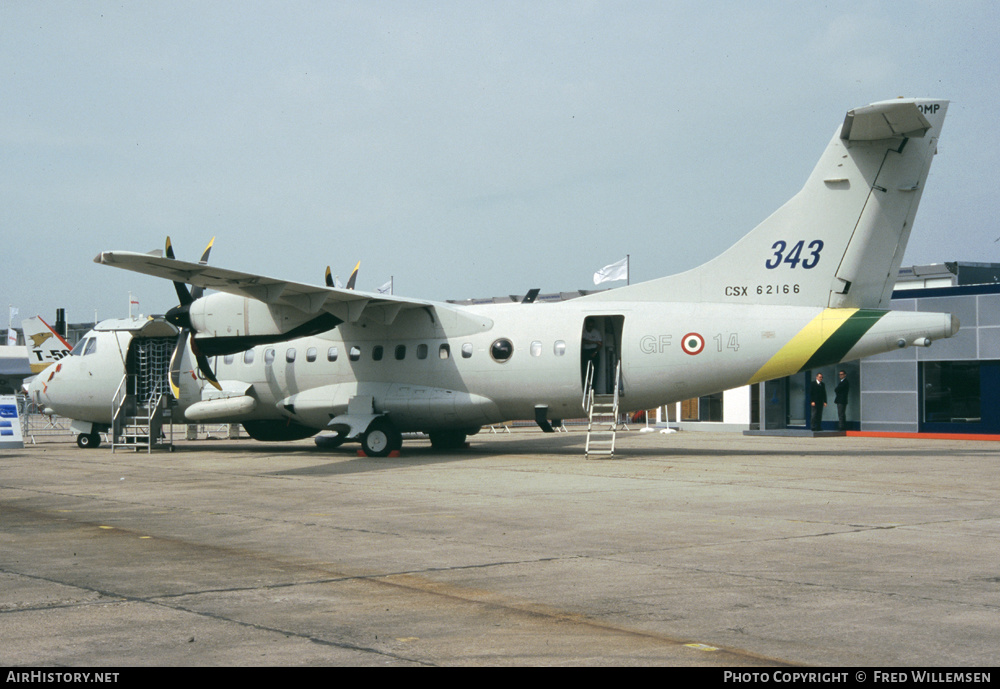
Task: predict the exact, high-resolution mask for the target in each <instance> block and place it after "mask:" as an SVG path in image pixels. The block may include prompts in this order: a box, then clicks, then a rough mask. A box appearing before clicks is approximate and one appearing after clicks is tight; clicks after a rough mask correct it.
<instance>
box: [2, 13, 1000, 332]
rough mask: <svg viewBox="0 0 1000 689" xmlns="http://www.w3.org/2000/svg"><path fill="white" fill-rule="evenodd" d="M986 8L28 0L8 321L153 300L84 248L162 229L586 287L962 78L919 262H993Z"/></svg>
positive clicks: (5, 208) (369, 285)
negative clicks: (890, 106)
mask: <svg viewBox="0 0 1000 689" xmlns="http://www.w3.org/2000/svg"><path fill="white" fill-rule="evenodd" d="M998 33H1000V3H996V2H995V1H994V0H983V1H978V0H975V1H973V0H969V1H963V0H956V1H954V2H949V3H941V2H931V1H926V2H924V1H914V2H907V1H901V2H879V1H872V0H867V1H865V2H851V1H849V0H845V1H841V2H836V3H833V2H831V3H825V2H810V3H802V2H791V1H789V2H775V1H760V2H753V3H750V2H667V1H658V2H629V1H621V0H618V1H614V2H602V1H596V0H595V1H589V2H585V1H580V2H559V1H552V2H537V1H534V0H532V1H526V2H517V1H510V2H464V1H463V2H447V1H440V2H402V1H400V2H388V1H378V0H374V1H373V0H368V1H364V2H349V1H343V2H334V1H332V0H329V1H326V2H300V1H295V0H282V1H280V2H252V1H241V2H228V1H224V0H213V2H185V1H182V0H172V1H171V2H142V3H131V2H130V3H122V2H100V1H88V2H78V1H76V0H73V1H66V2H47V1H45V0H40V1H32V2H29V1H27V0H10V1H8V2H3V3H0V242H2V247H3V248H2V250H0V274H2V276H3V292H4V293H3V294H2V295H0V298H4V299H5V302H6V303H7V304H9V305H11V306H13V307H15V308H17V309H18V316H17V317H16V318H15V319H14V325H15V326H18V325H19V319H21V318H29V317H31V316H33V315H35V314H41V315H42V316H43V317H44V318H46V320H49V321H50V322H51V319H52V318H54V315H55V309H56V308H58V307H62V308H65V309H66V316H67V319H68V320H69V321H70V322H83V321H91V320H93V319H94V318H95V316H96V317H97V318H98V319H104V318H112V317H122V316H125V315H126V314H127V313H128V308H129V298H130V296H129V295H130V294H131V298H132V299H134V300H136V301H138V302H139V306H138V309H137V310H136V311H135V312H136V313H139V312H141V313H144V314H150V313H163V312H165V311H166V310H167V309H169V308H170V307H171V306H173V305H175V303H176V295H175V293H174V289H173V287H172V286H171V285H170V284H169V283H167V282H166V281H163V280H158V279H156V278H153V277H147V276H142V275H138V274H133V273H129V272H127V271H122V270H118V269H114V268H110V267H108V266H101V265H97V264H95V263H94V262H93V259H94V257H95V256H96V255H97V254H99V253H100V252H101V251H110V250H118V251H121V250H126V251H150V250H153V249H158V248H162V247H163V245H164V240H165V238H166V237H167V236H170V237H171V239H172V242H173V245H174V248H175V251H176V253H177V255H178V257H179V258H187V259H190V260H197V258H198V257H199V256H200V255H201V252H202V250H203V249H204V247H205V245H206V244H207V243H208V241H209V240H210V239H211V238H212V237H215V238H216V239H215V245H214V247H213V249H212V255H211V262H212V263H213V264H214V265H218V266H221V267H225V268H231V269H235V270H242V271H247V272H251V273H259V274H262V275H267V276H271V277H276V278H282V279H287V280H292V281H296V282H306V283H316V284H322V282H323V276H324V271H325V269H326V266H328V265H329V266H331V269H332V270H333V272H334V274H335V275H339V276H340V277H341V279H342V280H344V281H346V279H347V277H348V275H349V274H350V272H351V269H352V268H353V267H354V265H355V263H357V262H358V261H361V270H360V277H359V279H358V288H359V289H362V290H370V291H373V290H375V289H376V288H377V287H379V286H380V285H382V284H383V283H385V282H386V281H387V280H389V279H390V277H391V278H392V279H393V282H394V287H395V293H396V294H397V295H401V296H409V297H415V298H423V299H464V298H471V297H488V296H496V295H507V294H523V293H525V292H526V291H527V290H528V289H530V288H533V287H538V288H541V289H542V291H543V292H557V291H568V290H575V289H593V288H594V285H593V278H592V276H593V273H594V272H595V271H596V270H598V269H599V268H601V267H602V266H604V265H606V264H609V263H612V262H614V261H617V260H619V259H621V258H624V257H625V256H626V255H628V256H630V257H631V281H632V282H633V283H635V282H640V281H643V280H648V279H652V278H656V277H661V276H664V275H669V274H672V273H676V272H680V271H683V270H687V269H689V268H692V267H695V266H696V265H698V264H700V263H702V262H704V261H706V260H708V259H710V258H712V257H714V256H715V255H717V254H719V253H720V252H721V251H723V250H724V249H725V248H727V247H728V246H730V245H731V244H733V243H734V242H735V241H736V240H737V239H739V238H740V237H741V236H743V235H744V234H746V233H747V232H749V231H750V230H751V229H753V227H754V226H755V225H757V223H759V222H760V221H761V220H763V219H764V218H766V217H767V216H768V215H769V214H770V213H771V212H772V211H774V210H775V209H777V208H778V207H779V206H780V205H781V204H782V203H784V202H785V201H786V200H788V199H789V198H790V197H791V196H792V195H794V194H795V193H796V192H797V191H798V190H799V189H800V188H801V186H802V184H803V183H804V182H805V180H806V177H807V176H808V174H809V172H810V171H811V170H812V168H813V166H814V165H815V163H816V161H817V160H818V159H819V156H820V154H821V153H822V151H823V149H824V148H825V147H826V144H827V143H828V142H829V140H830V137H831V136H832V135H833V133H834V131H835V129H836V128H837V126H838V125H839V124H840V123H841V122H842V121H843V118H844V114H845V112H846V111H847V110H849V109H851V108H854V107H858V106H862V105H866V104H868V103H871V102H875V101H879V100H886V99H889V98H894V97H897V96H905V97H911V96H914V97H925V96H926V97H934V98H945V99H949V100H951V106H950V108H949V111H948V117H947V120H946V122H945V126H944V130H943V133H942V136H941V141H940V142H939V146H938V152H939V153H938V156H937V158H936V159H935V161H934V164H933V166H932V168H931V173H930V178H929V180H928V184H927V190H926V192H925V193H924V195H923V199H922V201H921V207H920V211H919V212H918V214H917V219H916V222H915V225H914V229H913V234H912V237H911V240H910V244H909V246H908V248H907V251H906V254H905V257H904V265H909V264H922V263H935V262H942V261H954V260H959V261H991V262H1000V241H998V240H1000V224H998V222H997V220H996V217H997V206H998V190H1000V183H998V179H1000V163H998V152H1000V127H998V123H1000V117H998V115H1000V77H998V74H1000V69H998V67H997V66H998V65H1000V41H998V40H997V36H998ZM614 284H624V283H614ZM605 286H607V285H605ZM6 325H7V323H6V322H0V327H6Z"/></svg>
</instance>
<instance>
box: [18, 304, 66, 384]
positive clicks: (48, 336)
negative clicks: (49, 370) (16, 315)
mask: <svg viewBox="0 0 1000 689" xmlns="http://www.w3.org/2000/svg"><path fill="white" fill-rule="evenodd" d="M21 329H22V330H23V331H24V346H25V347H26V348H27V350H28V362H29V363H30V364H31V372H32V373H40V372H41V371H42V370H43V369H44V368H45V367H46V366H48V365H49V364H51V363H54V362H56V361H59V360H60V359H62V358H63V357H67V356H69V353H70V350H72V349H73V348H72V347H70V346H69V343H68V342H66V340H64V339H63V338H62V335H60V334H59V333H57V332H56V331H55V330H53V329H52V327H51V326H50V325H49V324H48V323H46V322H45V321H44V320H43V319H42V317H41V316H35V317H34V318H28V319H25V320H23V321H21Z"/></svg>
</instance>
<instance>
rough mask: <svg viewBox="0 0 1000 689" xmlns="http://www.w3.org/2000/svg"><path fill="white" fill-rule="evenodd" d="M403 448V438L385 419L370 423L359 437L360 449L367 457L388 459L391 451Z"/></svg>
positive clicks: (381, 418)
mask: <svg viewBox="0 0 1000 689" xmlns="http://www.w3.org/2000/svg"><path fill="white" fill-rule="evenodd" d="M402 446H403V436H402V434H401V433H400V432H399V431H397V430H396V427H395V426H394V425H392V422H391V421H389V419H386V418H385V417H380V418H377V419H375V420H374V421H372V422H371V424H369V426H368V430H367V431H365V433H364V435H363V436H361V449H362V450H364V452H365V454H366V455H368V456H369V457H388V456H389V453H391V452H392V451H393V450H398V449H399V448H401V447H402Z"/></svg>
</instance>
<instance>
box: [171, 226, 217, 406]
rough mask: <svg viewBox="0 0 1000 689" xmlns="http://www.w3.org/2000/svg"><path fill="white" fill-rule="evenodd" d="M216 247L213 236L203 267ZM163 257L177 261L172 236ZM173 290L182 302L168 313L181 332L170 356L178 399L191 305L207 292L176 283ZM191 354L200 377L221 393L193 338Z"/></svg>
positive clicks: (203, 260) (204, 257)
mask: <svg viewBox="0 0 1000 689" xmlns="http://www.w3.org/2000/svg"><path fill="white" fill-rule="evenodd" d="M214 244H215V237H212V240H211V241H210V242H209V243H208V246H206V247H205V250H204V251H203V252H202V254H201V259H199V261H198V263H199V264H200V265H208V255H209V254H210V253H211V252H212V245H214ZM164 254H165V255H166V257H167V258H169V259H170V260H174V246H173V244H172V243H171V241H170V237H167V246H166V249H165V251H164ZM174 289H175V290H176V291H177V298H178V299H179V300H180V302H181V303H180V305H179V306H175V307H174V308H172V309H170V310H169V311H167V314H166V318H167V321H168V322H169V323H172V324H173V325H175V326H176V327H177V328H179V329H180V333H179V334H178V335H177V344H176V345H175V346H174V353H173V354H172V355H171V356H170V371H169V378H170V392H172V393H173V395H174V397H175V398H179V397H180V395H181V388H180V384H181V358H182V357H183V356H184V347H185V346H187V341H188V337H190V335H191V316H190V313H189V312H190V306H191V304H192V302H194V300H195V299H199V298H201V295H202V293H203V292H204V291H205V290H204V288H202V287H201V286H199V285H195V286H194V288H193V289H191V290H189V289H188V286H187V285H186V284H185V283H183V282H178V281H176V280H175V281H174ZM191 351H192V352H193V353H194V356H195V361H197V362H198V370H199V371H201V375H202V376H204V377H205V380H207V381H208V382H209V383H211V384H212V385H214V386H215V387H216V389H218V390H222V386H221V385H219V381H218V379H217V378H216V377H215V373H214V372H213V371H212V367H211V366H210V365H209V363H208V358H207V357H206V356H205V355H204V354H202V353H201V352H199V351H198V347H197V345H196V344H195V340H194V338H191Z"/></svg>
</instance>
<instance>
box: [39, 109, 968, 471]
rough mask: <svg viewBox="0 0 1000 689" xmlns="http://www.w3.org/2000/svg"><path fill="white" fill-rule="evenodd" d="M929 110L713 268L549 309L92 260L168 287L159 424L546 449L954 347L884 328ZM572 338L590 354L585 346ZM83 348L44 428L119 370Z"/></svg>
mask: <svg viewBox="0 0 1000 689" xmlns="http://www.w3.org/2000/svg"><path fill="white" fill-rule="evenodd" d="M947 106H948V102H947V101H944V100H934V99H898V100H892V101H884V102H879V103H874V104H872V105H868V106H865V107H861V108H856V109H854V110H851V111H849V112H848V113H847V115H846V117H845V119H844V121H843V123H842V124H841V125H840V126H839V127H838V128H837V130H836V132H835V134H834V136H833V139H832V141H831V142H830V144H829V145H828V147H827V149H826V151H825V152H824V153H823V156H822V157H821V158H820V161H819V163H818V164H817V166H816V168H815V170H814V171H813V173H812V174H811V175H810V176H809V178H808V180H807V181H806V184H805V186H804V187H803V189H802V190H801V191H800V192H799V193H798V194H796V195H795V196H794V197H793V198H792V199H791V200H790V201H788V202H787V203H786V204H785V205H783V206H782V207H781V208H779V209H778V210H777V211H776V212H775V213H774V214H773V215H771V216H770V217H769V218H767V219H766V220H765V221H764V222H762V223H761V224H760V225H758V226H757V227H756V228H755V229H754V230H752V231H751V232H750V233H749V234H747V235H746V236H745V237H743V239H741V240H740V241H739V242H737V243H736V244H735V245H734V246H733V247H731V248H730V249H729V250H727V251H725V252H724V253H723V254H721V255H720V256H719V257H717V258H715V259H714V260H712V261H709V262H708V263H706V264H704V265H702V266H700V267H698V268H695V269H693V270H690V271H688V272H685V273H681V274H678V275H674V276H670V277H665V278H660V279H656V280H652V281H649V282H644V283H639V284H633V285H629V286H626V287H621V288H618V289H612V290H608V291H604V292H599V293H595V294H590V295H586V296H583V297H579V298H576V299H570V300H566V301H560V302H546V303H511V304H484V305H472V306H464V305H463V306H459V305H456V304H451V303H441V302H432V301H423V300H416V299H405V298H400V297H396V296H389V295H383V294H375V293H367V292H358V291H350V290H343V289H337V288H334V287H329V286H316V285H306V284H300V283H295V282H289V281H285V280H277V279H274V278H268V277H264V276H261V275H254V274H249V273H242V272H238V271H233V270H226V269H222V268H215V267H212V266H210V265H207V264H206V263H205V262H204V259H206V258H207V251H206V254H205V256H203V262H201V263H191V262H185V261H179V260H175V259H174V258H173V257H172V255H171V254H172V252H170V251H169V250H168V252H167V256H163V255H162V253H161V252H152V253H149V254H140V253H132V252H118V251H111V252H104V253H101V254H100V255H99V256H97V258H96V259H95V261H96V262H97V263H103V264H105V265H111V266H115V267H119V268H125V269H127V270H133V271H136V272H140V273H145V274H148V275H154V276H157V277H161V278H166V279H169V280H173V281H174V283H175V286H176V288H177V291H178V295H179V296H180V299H181V305H180V306H178V307H176V308H174V309H172V310H171V311H170V312H168V314H167V316H166V320H167V321H169V322H170V323H173V324H174V325H175V326H176V327H177V328H178V329H180V330H181V332H182V336H181V337H179V338H177V341H178V343H179V347H178V349H179V352H178V354H179V358H178V361H179V362H180V363H179V364H178V365H177V368H178V369H179V371H180V373H181V375H179V376H178V388H177V390H176V392H175V395H176V398H177V400H176V406H177V411H175V412H174V414H175V418H177V416H178V412H180V414H181V415H183V417H184V418H185V419H187V420H189V421H192V422H200V421H207V420H217V421H226V422H240V423H242V424H243V425H244V426H245V428H246V429H247V431H248V432H249V433H250V435H251V436H252V437H254V438H258V439H262V440H281V439H286V440H288V439H296V438H303V437H307V436H309V435H312V434H314V433H316V432H318V431H320V430H323V429H329V430H332V431H334V432H336V433H337V434H338V435H339V438H341V439H348V438H359V439H360V440H361V442H362V445H363V447H364V449H365V451H366V452H367V453H368V454H371V455H385V454H388V452H390V451H391V450H393V449H396V448H398V447H399V446H400V444H401V433H402V432H406V431H424V432H427V433H428V434H429V435H430V438H431V441H432V443H433V444H434V445H435V446H439V447H451V446H456V445H458V444H461V443H464V441H465V438H466V436H467V435H468V434H472V433H475V432H477V431H478V430H479V429H480V428H481V427H482V426H484V425H486V424H491V423H496V422H500V421H503V420H506V419H521V418H534V419H535V420H536V421H537V422H538V424H539V425H540V426H541V427H542V428H543V429H545V430H550V426H549V424H550V422H551V421H552V420H556V419H563V418H573V417H579V416H581V415H582V413H581V407H580V405H581V399H583V400H587V399H588V395H589V392H590V391H591V390H593V392H594V393H595V394H597V395H605V394H607V395H613V396H614V397H615V398H617V399H619V400H620V410H621V411H634V410H640V409H649V408H653V407H656V406H659V405H663V404H668V403H671V402H675V401H678V400H684V399H689V398H692V397H698V396H702V395H706V394H710V393H713V392H718V391H721V390H726V389H730V388H734V387H738V386H741V385H746V384H748V383H753V382H758V381H764V380H768V379H772V378H778V377H782V376H787V375H790V374H793V373H796V372H798V371H803V370H807V369H811V368H818V367H821V366H826V365H831V364H836V363H838V362H842V361H848V360H851V359H858V358H861V357H864V356H869V355H873V354H878V353H880V352H885V351H888V350H891V349H895V348H897V347H906V346H909V345H927V344H929V343H930V342H931V341H932V340H935V339H938V338H945V337H950V336H951V335H953V334H954V333H955V332H957V330H958V321H957V319H955V318H954V317H953V316H951V315H949V314H938V313H919V312H892V311H887V310H885V309H886V307H887V305H888V302H889V299H890V295H891V292H892V288H893V284H894V281H895V276H896V274H897V272H898V269H899V265H900V262H901V261H902V257H903V252H904V249H905V246H906V242H907V239H908V237H909V234H910V229H911V227H912V224H913V218H914V215H915V214H916V210H917V205H918V202H919V200H920V197H921V194H922V193H923V188H924V183H925V181H926V179H927V174H928V170H929V167H930V163H931V159H932V157H933V155H934V154H935V153H936V147H937V141H938V136H939V134H940V131H941V125H942V123H943V120H944V117H945V112H946V110H947ZM187 285H192V286H193V287H194V290H195V292H189V291H188V287H187ZM203 289H214V290H218V292H217V293H212V294H207V295H204V296H201V290H203ZM196 295H197V296H196ZM595 331H596V333H597V336H595V335H594V332H595ZM183 333H192V334H193V336H192V337H190V340H189V342H188V338H187V337H186V336H185V335H184V334H183ZM585 334H586V335H587V338H586V339H587V342H588V343H593V342H595V341H596V342H599V344H598V345H597V346H596V347H595V346H589V345H588V346H584V335H585ZM87 337H88V338H90V337H95V338H97V339H96V342H97V345H98V346H97V352H96V353H95V355H93V356H94V358H93V359H91V360H90V361H88V357H87V356H86V355H84V356H79V357H76V356H74V357H70V358H69V359H68V360H65V361H64V362H62V367H61V370H57V371H54V372H53V373H51V374H49V375H46V376H39V378H44V379H45V380H44V381H41V382H36V385H33V386H32V393H33V394H34V395H36V399H38V400H39V401H40V402H41V403H43V404H44V405H46V406H48V407H50V408H53V409H55V410H56V411H59V410H60V408H61V406H62V405H69V404H70V400H72V399H76V398H79V397H80V396H81V395H82V394H83V390H84V389H91V390H94V389H96V385H95V382H94V381H96V379H97V378H98V377H100V375H101V374H99V372H103V371H104V367H105V366H110V365H111V364H110V363H109V362H111V361H112V360H124V361H126V368H125V370H127V368H128V363H127V362H128V358H127V357H126V356H123V355H122V354H121V353H120V352H118V351H114V349H115V348H109V349H112V350H113V351H112V352H111V353H110V354H108V355H107V356H108V357H109V358H108V361H107V362H105V363H104V364H99V362H100V361H101V360H102V359H101V357H104V356H105V353H104V352H103V349H104V347H103V345H102V341H101V338H102V330H101V329H100V328H98V329H97V330H96V331H95V332H94V333H91V334H90V335H88V336H87ZM172 338H173V335H172V334H171V335H169V336H168V340H169V341H172ZM188 343H189V344H190V348H189V346H188ZM78 349H79V347H78ZM191 350H193V351H194V352H195V353H196V354H197V355H198V356H197V357H196V358H197V359H198V364H197V365H196V366H194V365H192V364H191V363H190V362H191V361H193V360H194V357H192V356H191V353H192V352H191ZM128 351H129V353H131V347H130V348H129V350H128ZM74 353H77V352H76V351H75V352H74ZM211 357H216V360H215V368H212V364H211V362H210V361H209V359H210V358H211ZM193 369H194V370H193ZM116 370H117V375H118V377H119V378H120V376H121V374H122V373H123V370H122V368H121V367H120V366H119V367H118V368H117V369H116ZM90 373H93V375H92V376H91V375H90ZM160 376H161V378H165V377H166V374H165V373H161V374H160ZM105 377H107V376H106V375H105ZM203 379H208V380H210V381H211V380H215V379H217V380H218V384H219V387H220V388H221V389H220V390H216V389H215V388H213V387H210V386H207V385H205V383H204V380H203ZM117 384H118V381H115V383H114V385H111V386H110V388H105V389H103V390H101V391H100V392H95V393H94V394H93V395H92V396H91V398H92V399H93V401H94V404H97V403H98V402H99V403H100V405H102V409H101V410H98V409H97V407H96V406H90V405H89V403H88V404H87V405H84V404H78V405H77V406H76V407H73V408H72V409H73V411H72V413H69V412H60V413H65V414H66V415H68V416H71V417H74V418H78V419H83V420H85V421H86V422H89V423H90V424H94V425H95V426H92V427H91V428H93V427H99V426H100V425H101V424H105V425H106V424H108V423H109V422H110V418H109V413H110V405H109V403H108V400H110V398H111V396H112V392H113V388H114V386H115V385H117ZM87 386H90V387H89V388H88V387H87ZM74 414H75V415H76V416H74ZM78 428H82V427H80V426H78ZM83 432H84V431H82V430H81V434H82V433H83ZM89 432H90V433H93V432H94V431H93V430H90V431H89Z"/></svg>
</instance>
